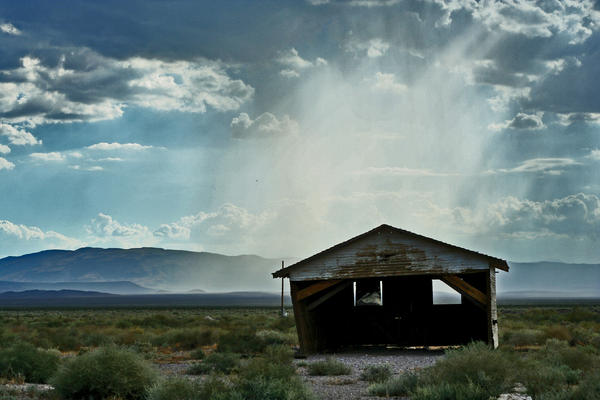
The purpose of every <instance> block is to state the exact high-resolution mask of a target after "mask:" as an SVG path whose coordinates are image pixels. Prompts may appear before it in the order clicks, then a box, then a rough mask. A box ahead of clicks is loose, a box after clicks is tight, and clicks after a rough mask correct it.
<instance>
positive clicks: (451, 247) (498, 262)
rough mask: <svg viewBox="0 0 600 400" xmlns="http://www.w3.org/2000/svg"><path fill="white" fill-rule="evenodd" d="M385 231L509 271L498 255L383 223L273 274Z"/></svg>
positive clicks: (286, 274) (282, 275)
mask: <svg viewBox="0 0 600 400" xmlns="http://www.w3.org/2000/svg"><path fill="white" fill-rule="evenodd" d="M384 231H387V232H393V233H398V234H402V235H404V236H407V237H411V238H414V239H418V240H421V241H427V242H429V243H431V244H433V245H437V246H440V247H444V248H446V249H449V250H453V251H458V252H462V253H464V254H465V255H471V256H480V257H484V258H486V259H487V260H488V261H489V264H490V266H492V267H494V268H498V269H501V270H503V271H507V272H508V269H509V267H508V263H507V262H506V260H502V259H500V258H497V257H492V256H488V255H486V254H482V253H479V252H476V251H473V250H468V249H465V248H462V247H459V246H455V245H452V244H448V243H445V242H442V241H439V240H436V239H432V238H430V237H427V236H422V235H419V234H416V233H413V232H410V231H407V230H404V229H400V228H396V227H393V226H390V225H387V224H383V225H380V226H378V227H377V228H375V229H371V230H370V231H368V232H365V233H362V234H360V235H358V236H355V237H353V238H351V239H348V240H346V241H345V242H342V243H339V244H336V245H335V246H332V247H330V248H328V249H325V250H323V251H321V252H319V253H317V254H315V255H313V256H310V257H308V258H305V259H303V260H301V261H298V262H297V263H295V264H292V265H290V266H289V267H286V268H282V269H280V270H278V271H275V272H274V273H273V274H272V275H273V278H285V277H289V275H290V273H291V272H294V271H296V270H298V269H301V268H302V267H303V266H305V265H307V264H309V263H311V262H312V261H314V260H316V259H318V258H320V257H323V256H327V255H331V254H333V253H335V252H336V251H337V250H340V249H343V248H345V247H347V246H349V245H351V244H353V243H354V242H357V241H359V240H360V239H363V238H366V237H368V236H371V235H374V234H377V233H379V232H384Z"/></svg>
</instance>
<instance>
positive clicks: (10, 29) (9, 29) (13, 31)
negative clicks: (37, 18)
mask: <svg viewBox="0 0 600 400" xmlns="http://www.w3.org/2000/svg"><path fill="white" fill-rule="evenodd" d="M0 32H2V33H6V34H8V35H13V36H18V35H20V34H21V33H22V32H21V31H20V30H19V29H17V27H16V26H14V25H13V24H11V23H10V22H4V23H0Z"/></svg>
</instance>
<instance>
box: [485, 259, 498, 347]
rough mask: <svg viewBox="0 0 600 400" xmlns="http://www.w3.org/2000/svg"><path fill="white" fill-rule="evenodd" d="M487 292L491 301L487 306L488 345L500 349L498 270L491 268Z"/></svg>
mask: <svg viewBox="0 0 600 400" xmlns="http://www.w3.org/2000/svg"><path fill="white" fill-rule="evenodd" d="M487 290H488V297H489V299H490V301H489V303H488V305H487V310H486V311H487V318H488V344H489V345H491V346H492V348H494V349H496V348H498V309H497V308H496V270H495V268H494V267H490V272H489V274H488V276H487Z"/></svg>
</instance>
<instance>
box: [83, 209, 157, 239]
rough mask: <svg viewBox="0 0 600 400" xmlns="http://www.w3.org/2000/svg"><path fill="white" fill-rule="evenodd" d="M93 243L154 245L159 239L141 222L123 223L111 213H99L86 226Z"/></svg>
mask: <svg viewBox="0 0 600 400" xmlns="http://www.w3.org/2000/svg"><path fill="white" fill-rule="evenodd" d="M85 229H86V231H87V233H88V234H89V235H90V236H89V238H88V241H89V242H90V243H91V244H97V243H103V244H110V245H118V246H121V247H135V246H153V245H155V244H157V243H158V239H157V238H156V237H155V236H154V235H153V234H152V231H151V230H150V229H149V228H148V227H147V226H144V225H141V224H135V223H134V224H123V223H120V222H119V221H117V220H115V219H114V218H113V217H111V216H110V215H107V214H104V213H99V214H98V215H97V216H96V217H95V218H93V219H92V220H91V221H90V223H89V225H86V226H85Z"/></svg>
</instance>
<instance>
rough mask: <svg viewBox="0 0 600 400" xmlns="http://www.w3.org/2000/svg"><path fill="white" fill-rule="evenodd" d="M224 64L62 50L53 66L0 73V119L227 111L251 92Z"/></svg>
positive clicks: (26, 64) (27, 60)
mask: <svg viewBox="0 0 600 400" xmlns="http://www.w3.org/2000/svg"><path fill="white" fill-rule="evenodd" d="M228 68H229V67H228V65H226V64H224V63H220V62H215V61H210V60H206V59H198V60H195V61H161V60H155V59H145V58H141V57H132V58H128V59H125V60H116V59H112V58H109V57H105V56H102V55H100V54H98V53H95V52H93V51H91V50H88V49H74V50H69V51H67V50H65V51H64V54H62V55H61V56H60V57H59V61H58V62H57V63H54V64H53V63H51V62H48V61H45V60H42V59H40V58H36V57H35V56H25V57H23V58H22V59H21V66H20V67H19V68H15V69H11V70H4V71H0V73H1V74H2V82H0V118H3V119H4V120H5V121H8V122H12V123H17V122H27V123H28V124H30V125H36V124H43V123H59V122H76V121H100V120H107V119H114V118H118V117H120V116H121V115H122V114H123V110H124V108H125V107H127V106H128V105H135V106H139V107H146V108H151V109H156V110H163V111H173V110H177V111H183V112H190V113H204V112H206V110H207V107H211V108H213V109H215V110H217V111H232V110H236V109H238V108H239V106H240V105H241V104H242V103H244V102H246V101H248V100H249V99H250V98H251V97H252V95H253V94H254V88H252V87H251V86H249V85H247V84H246V83H244V82H243V81H241V80H239V79H233V78H231V77H230V75H229V72H228Z"/></svg>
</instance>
